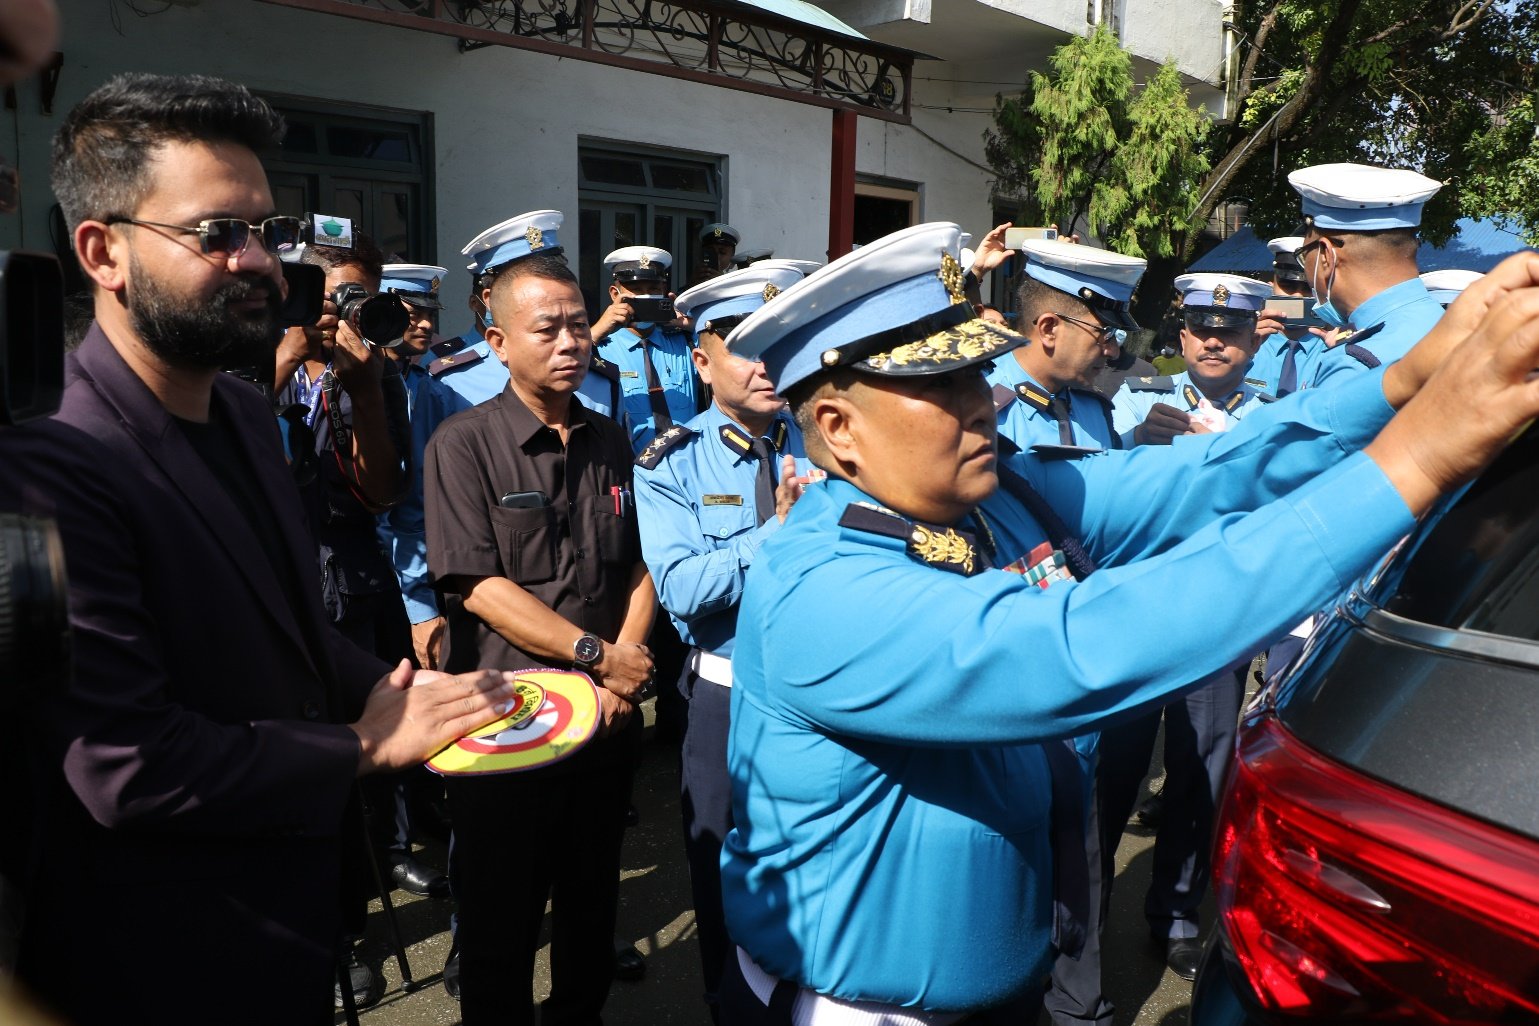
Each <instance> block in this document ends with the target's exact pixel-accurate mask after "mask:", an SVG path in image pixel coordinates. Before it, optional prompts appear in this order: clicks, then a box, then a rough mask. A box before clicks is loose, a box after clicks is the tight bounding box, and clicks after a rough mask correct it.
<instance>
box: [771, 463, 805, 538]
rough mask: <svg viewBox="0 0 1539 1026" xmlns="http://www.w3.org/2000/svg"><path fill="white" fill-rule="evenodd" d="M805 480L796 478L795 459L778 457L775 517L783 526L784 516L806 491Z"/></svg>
mask: <svg viewBox="0 0 1539 1026" xmlns="http://www.w3.org/2000/svg"><path fill="white" fill-rule="evenodd" d="M806 487H807V479H806V478H805V477H797V476H796V457H795V456H782V457H780V483H779V484H778V485H776V486H775V515H776V516H777V517H779V518H780V522H781V523H782V524H783V523H785V520H786V514H787V513H789V512H791V507H792V506H794V505H796V500H797V499H800V498H801V497H802V492H803V491H805V490H806Z"/></svg>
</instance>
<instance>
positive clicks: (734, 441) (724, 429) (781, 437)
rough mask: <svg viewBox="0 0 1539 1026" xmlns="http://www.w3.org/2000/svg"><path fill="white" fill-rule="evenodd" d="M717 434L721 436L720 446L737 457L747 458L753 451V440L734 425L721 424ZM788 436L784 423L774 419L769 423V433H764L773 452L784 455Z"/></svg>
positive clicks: (777, 418)
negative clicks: (729, 450)
mask: <svg viewBox="0 0 1539 1026" xmlns="http://www.w3.org/2000/svg"><path fill="white" fill-rule="evenodd" d="M717 434H719V435H720V436H721V442H722V444H723V445H725V446H726V447H727V448H728V449H731V450H732V451H733V452H735V453H737V454H738V455H739V456H747V455H748V454H749V452H750V451H751V450H752V449H753V439H752V438H750V437H749V436H748V432H746V431H744V430H743V429H742V428H740V427H738V426H737V425H736V424H723V425H722V426H721V427H720V428H719V429H717ZM789 434H790V431H789V429H787V428H786V422H785V421H784V420H782V419H781V418H779V417H776V418H775V419H774V421H772V422H771V423H770V427H769V431H767V432H766V433H765V437H766V438H768V439H769V443H770V445H771V446H772V447H773V448H774V450H775V452H777V453H784V452H785V451H786V437H787V436H788V435H789Z"/></svg>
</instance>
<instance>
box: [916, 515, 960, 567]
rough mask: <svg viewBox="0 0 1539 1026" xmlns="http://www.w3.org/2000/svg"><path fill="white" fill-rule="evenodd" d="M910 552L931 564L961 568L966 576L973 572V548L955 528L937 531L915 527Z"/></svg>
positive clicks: (921, 526) (918, 525)
mask: <svg viewBox="0 0 1539 1026" xmlns="http://www.w3.org/2000/svg"><path fill="white" fill-rule="evenodd" d="M908 547H909V551H910V552H912V553H913V554H914V555H915V556H917V557H919V558H920V559H922V560H924V561H925V562H926V563H930V564H932V565H933V564H941V565H949V566H956V567H961V568H962V572H963V573H964V574H968V575H971V574H972V572H973V547H972V545H971V544H969V543H968V541H967V539H966V538H964V537H962V536H961V535H960V534H958V533H957V532H956V531H955V530H954V529H953V528H950V527H948V528H946V529H945V530H936V529H935V528H930V527H925V526H923V525H921V524H915V525H914V533H913V534H911V535H909V539H908Z"/></svg>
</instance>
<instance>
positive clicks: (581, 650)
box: [572, 634, 604, 666]
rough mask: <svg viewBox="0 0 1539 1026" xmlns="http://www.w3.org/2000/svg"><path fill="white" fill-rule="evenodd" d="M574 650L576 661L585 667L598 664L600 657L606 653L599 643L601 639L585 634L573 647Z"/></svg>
mask: <svg viewBox="0 0 1539 1026" xmlns="http://www.w3.org/2000/svg"><path fill="white" fill-rule="evenodd" d="M572 650H573V655H574V656H575V657H576V658H575V661H576V662H579V663H582V664H583V665H584V666H589V665H591V664H593V663H596V662H598V657H599V656H600V655H601V654H603V651H604V649H603V646H602V645H601V644H600V643H599V639H598V638H595V637H594V636H593V635H591V634H584V635H583V636H582V637H580V638H578V639H577V643H576V644H575V645H573V646H572Z"/></svg>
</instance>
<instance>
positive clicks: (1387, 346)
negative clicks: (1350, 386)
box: [1300, 278, 1443, 388]
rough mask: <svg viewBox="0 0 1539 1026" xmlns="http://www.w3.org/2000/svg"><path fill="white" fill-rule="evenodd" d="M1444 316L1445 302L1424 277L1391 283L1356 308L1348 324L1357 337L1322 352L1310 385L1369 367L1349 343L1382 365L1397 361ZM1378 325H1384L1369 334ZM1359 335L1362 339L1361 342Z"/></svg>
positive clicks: (1317, 385) (1319, 385) (1331, 381)
mask: <svg viewBox="0 0 1539 1026" xmlns="http://www.w3.org/2000/svg"><path fill="white" fill-rule="evenodd" d="M1442 316H1443V305H1442V304H1441V303H1439V302H1438V301H1437V300H1435V299H1433V298H1432V296H1431V294H1430V293H1428V292H1427V286H1426V285H1424V284H1422V280H1421V279H1420V278H1412V279H1411V280H1410V281H1403V282H1401V283H1400V284H1399V285H1392V286H1390V287H1389V288H1387V289H1385V290H1384V291H1383V292H1380V293H1379V294H1378V295H1376V296H1374V297H1373V298H1372V299H1370V300H1368V302H1366V303H1364V304H1363V305H1362V306H1360V307H1358V308H1357V309H1356V310H1353V311H1352V316H1351V318H1350V319H1349V321H1348V323H1349V324H1350V325H1351V326H1352V329H1353V333H1354V334H1353V337H1352V338H1348V339H1347V340H1346V341H1345V342H1340V343H1338V344H1336V345H1334V346H1332V347H1331V348H1330V349H1327V350H1325V351H1324V352H1323V353H1321V354H1320V357H1319V359H1318V360H1316V361H1315V366H1314V374H1313V375H1312V376H1311V377H1310V379H1309V387H1310V388H1323V387H1325V386H1326V385H1327V384H1330V385H1334V384H1337V383H1338V382H1339V380H1340V379H1341V378H1342V377H1343V376H1350V375H1353V374H1356V373H1358V372H1359V371H1364V370H1368V369H1369V368H1368V366H1367V365H1366V364H1364V363H1363V362H1362V361H1361V360H1359V359H1357V358H1355V357H1354V355H1353V354H1352V353H1351V352H1349V351H1348V349H1347V347H1348V346H1356V347H1358V348H1361V349H1366V350H1368V352H1370V353H1372V354H1373V355H1374V357H1375V358H1376V359H1377V360H1378V361H1379V363H1380V365H1384V364H1390V363H1394V362H1395V361H1396V360H1398V359H1400V358H1401V357H1402V356H1404V355H1405V354H1406V353H1409V352H1410V351H1411V347H1412V346H1414V345H1416V343H1418V342H1420V341H1421V340H1422V338H1423V337H1425V336H1426V334H1427V332H1429V331H1431V330H1432V327H1433V325H1435V324H1437V322H1438V320H1439V319H1440V318H1441V317H1442ZM1378 325H1383V327H1380V328H1378V330H1376V331H1373V333H1372V334H1369V331H1371V330H1372V329H1374V328H1375V327H1376V326H1378ZM1359 337H1360V338H1361V341H1358V338H1359ZM1300 380H1303V379H1300Z"/></svg>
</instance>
